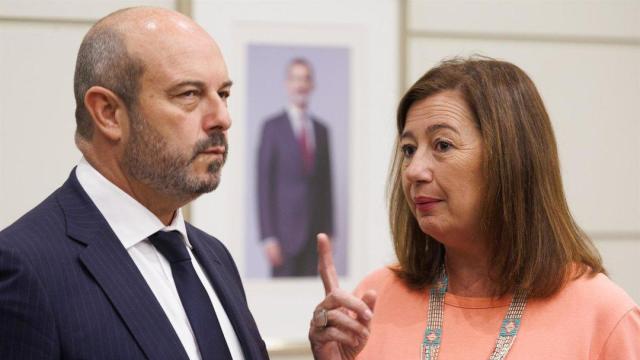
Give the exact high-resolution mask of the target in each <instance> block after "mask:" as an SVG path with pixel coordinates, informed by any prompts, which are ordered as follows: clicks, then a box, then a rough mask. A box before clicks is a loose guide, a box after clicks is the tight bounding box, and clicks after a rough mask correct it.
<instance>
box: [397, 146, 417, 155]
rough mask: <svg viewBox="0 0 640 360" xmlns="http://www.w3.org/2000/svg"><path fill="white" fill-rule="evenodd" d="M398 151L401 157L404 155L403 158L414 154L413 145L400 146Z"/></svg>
mask: <svg viewBox="0 0 640 360" xmlns="http://www.w3.org/2000/svg"><path fill="white" fill-rule="evenodd" d="M400 151H402V155H404V157H405V158H409V157H411V156H413V154H414V153H415V152H416V148H415V147H414V146H413V145H408V144H406V145H402V147H401V148H400Z"/></svg>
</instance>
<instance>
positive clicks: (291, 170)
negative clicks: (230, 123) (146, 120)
mask: <svg viewBox="0 0 640 360" xmlns="http://www.w3.org/2000/svg"><path fill="white" fill-rule="evenodd" d="M246 56H247V76H248V77H247V85H248V89H247V91H248V93H247V102H246V122H245V128H246V132H245V136H246V139H247V141H246V145H247V149H246V158H247V164H248V165H249V166H247V172H246V180H245V184H246V190H245V191H246V194H247V196H246V197H245V200H246V201H247V203H246V204H245V208H246V209H249V212H248V214H247V218H248V219H247V230H246V238H245V251H246V253H245V258H246V259H247V261H246V262H245V266H246V269H245V274H246V276H247V278H268V277H273V278H279V277H308V276H317V252H316V236H315V234H317V233H320V232H322V233H327V234H328V235H329V236H330V238H331V240H332V244H333V254H334V262H335V265H336V270H337V272H338V275H340V276H345V275H347V265H348V246H347V244H348V242H349V237H348V225H349V211H348V210H349V171H348V169H349V159H350V156H349V122H350V121H349V120H350V111H349V106H350V101H349V100H350V98H349V95H350V90H349V88H350V87H349V80H350V78H349V70H350V68H349V64H350V63H349V56H350V49H349V47H346V46H308V45H306V46H301V45H292V44H273V43H265V42H251V43H248V44H247V51H246ZM251 164H255V166H251ZM270 256H271V257H270Z"/></svg>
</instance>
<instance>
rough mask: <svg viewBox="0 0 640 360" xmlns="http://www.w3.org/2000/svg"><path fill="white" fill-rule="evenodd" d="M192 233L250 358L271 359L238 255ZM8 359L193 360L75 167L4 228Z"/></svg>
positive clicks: (2, 342)
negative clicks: (248, 297) (248, 296)
mask: <svg viewBox="0 0 640 360" xmlns="http://www.w3.org/2000/svg"><path fill="white" fill-rule="evenodd" d="M187 234H188V237H189V241H190V242H191V244H192V245H193V252H194V254H195V256H196V258H197V259H198V262H199V263H200V264H201V265H202V268H203V270H204V271H205V272H206V273H207V275H208V277H209V279H210V281H211V283H212V285H213V288H214V289H215V291H216V293H217V294H218V297H219V298H220V301H221V303H222V304H223V306H224V308H225V310H226V312H227V314H228V316H229V320H230V321H231V323H232V324H233V327H234V329H235V331H236V334H237V335H238V339H239V340H240V344H241V346H242V351H243V353H244V355H245V357H246V358H247V359H266V358H267V357H268V356H267V353H266V349H265V345H264V342H263V341H262V339H261V337H260V334H259V332H258V329H257V327H256V325H255V322H254V320H253V317H252V316H251V313H250V312H249V309H248V308H247V302H246V299H245V294H244V290H243V288H242V284H241V281H240V277H239V275H238V272H237V269H236V266H235V264H234V262H233V260H232V259H231V256H230V254H229V252H228V251H227V249H226V248H225V247H224V245H222V243H220V241H218V240H217V239H215V238H213V237H211V236H209V235H207V234H205V233H204V232H202V231H200V230H198V229H197V228H195V227H193V226H191V225H189V224H187ZM0 359H3V360H7V359H20V360H27V359H187V354H186V352H185V350H184V348H183V346H182V344H181V343H180V340H179V339H178V336H177V335H176V333H175V331H174V330H173V327H172V326H171V323H170V322H169V319H168V318H167V316H166V315H165V313H164V312H163V310H162V307H161V306H160V304H159V303H158V301H157V300H156V298H155V297H154V295H153V293H152V291H151V289H150V288H149V286H148V285H147V283H146V282H145V280H144V278H143V277H142V275H141V273H140V272H139V271H138V268H137V267H136V265H135V264H134V262H133V260H132V259H131V257H130V256H129V254H128V253H127V251H126V250H125V248H124V247H123V246H122V244H121V242H120V241H119V240H118V238H117V237H116V235H115V234H114V233H113V231H112V230H111V228H110V227H109V225H108V223H107V221H106V220H105V219H104V217H103V216H102V215H101V213H100V212H99V211H98V209H97V208H96V206H95V205H94V204H93V203H92V201H91V200H90V199H89V197H88V195H87V194H86V193H85V191H84V190H83V189H82V187H81V186H80V184H79V182H78V180H77V178H76V176H75V170H74V171H73V172H72V173H71V176H70V177H69V179H68V180H67V181H66V182H65V183H64V185H63V186H62V187H61V188H59V189H58V190H57V191H55V192H54V193H53V194H52V195H51V196H49V197H48V198H47V199H46V200H44V202H42V203H41V204H40V205H38V206H37V207H36V208H35V209H33V210H32V211H30V212H29V213H27V214H26V215H25V216H23V217H22V218H21V219H19V220H18V221H17V222H16V223H14V224H13V225H11V226H9V227H8V228H7V229H5V230H3V231H2V232H0Z"/></svg>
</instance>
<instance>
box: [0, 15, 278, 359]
mask: <svg viewBox="0 0 640 360" xmlns="http://www.w3.org/2000/svg"><path fill="white" fill-rule="evenodd" d="M63 85H64V84H63ZM230 91H231V80H230V79H229V75H228V72H227V68H226V64H225V62H224V59H223V57H222V53H221V52H220V49H219V48H218V46H217V44H216V42H215V41H214V40H213V39H212V38H211V37H210V36H209V35H208V34H207V33H206V32H205V31H204V30H203V29H202V28H201V27H200V26H198V25H197V24H196V23H195V22H193V21H192V20H191V19H189V18H187V17H186V16H184V15H181V14H179V13H176V12H173V11H170V10H166V9H159V8H146V7H141V8H129V9H124V10H120V11H117V12H115V13H112V14H110V15H108V16H106V17H105V18H103V19H101V20H100V21H98V22H97V23H96V24H95V25H93V26H92V27H91V29H90V30H89V32H88V33H87V34H86V36H85V37H84V39H83V41H82V44H81V45H80V49H79V52H78V57H77V62H76V71H75V79H74V92H75V98H76V124H77V127H76V134H75V142H76V145H77V147H78V149H79V150H80V152H81V153H82V155H83V157H82V159H81V160H80V161H79V163H78V164H77V166H76V167H74V168H73V169H72V170H71V174H70V175H69V178H68V179H67V181H66V182H65V183H64V184H63V185H62V186H61V187H60V188H58V189H57V190H56V191H55V192H54V193H52V194H51V195H50V196H49V197H48V198H47V199H45V200H44V201H43V202H42V203H41V204H40V205H38V206H37V207H35V208H34V209H33V210H31V211H29V212H28V213H27V214H26V215H24V216H23V217H22V218H20V219H19V220H18V221H16V222H15V223H14V224H12V225H10V226H9V227H7V228H6V229H4V230H3V231H2V232H0V359H3V360H4V359H10V360H13V359H19V360H24V359H191V360H196V359H203V360H206V359H209V360H211V359H267V358H268V355H267V352H266V348H265V344H264V342H263V341H262V339H261V336H260V333H259V332H258V329H257V327H256V324H255V322H254V320H253V317H252V315H251V313H250V311H249V308H248V305H247V300H246V297H245V293H244V289H243V286H242V283H241V280H240V276H239V274H238V271H237V269H236V265H235V263H234V261H233V259H232V258H231V255H230V254H229V252H228V251H227V249H226V247H225V246H224V245H223V244H222V242H220V241H219V240H218V239H216V238H214V237H212V236H210V235H208V234H206V233H204V232H203V231H201V230H199V229H197V228H196V227H194V226H192V225H191V224H189V223H187V222H186V221H185V220H184V218H183V215H182V211H181V208H182V207H183V206H185V205H186V204H188V203H189V202H191V201H192V200H194V199H196V198H197V197H199V196H200V195H202V194H204V193H207V192H211V191H213V190H215V189H216V187H217V186H218V184H219V182H220V177H221V169H222V167H223V165H224V163H225V160H226V157H227V152H228V144H227V130H228V129H229V127H230V126H231V119H230V117H229V113H228V110H227V99H228V97H229V95H230ZM16 176H19V174H16ZM218 221H221V220H218Z"/></svg>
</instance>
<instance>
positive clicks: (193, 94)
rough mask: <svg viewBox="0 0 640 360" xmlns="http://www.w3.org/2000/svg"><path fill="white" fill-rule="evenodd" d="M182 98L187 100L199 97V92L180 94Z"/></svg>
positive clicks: (191, 91)
mask: <svg viewBox="0 0 640 360" xmlns="http://www.w3.org/2000/svg"><path fill="white" fill-rule="evenodd" d="M180 96H182V97H185V98H192V97H195V96H198V91H197V90H188V91H185V92H183V93H182V94H180Z"/></svg>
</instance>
